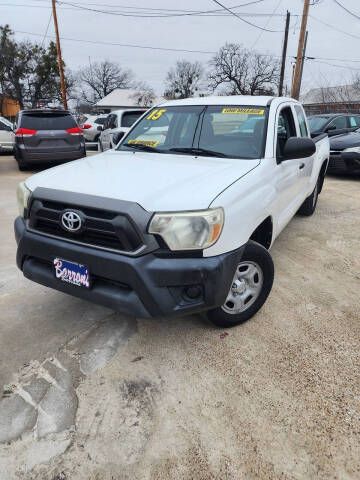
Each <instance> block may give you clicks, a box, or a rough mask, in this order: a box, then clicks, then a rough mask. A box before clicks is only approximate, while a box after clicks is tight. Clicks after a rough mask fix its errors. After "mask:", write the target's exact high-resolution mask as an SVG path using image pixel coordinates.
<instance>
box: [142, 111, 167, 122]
mask: <svg viewBox="0 0 360 480" xmlns="http://www.w3.org/2000/svg"><path fill="white" fill-rule="evenodd" d="M165 112H166V109H165V108H163V109H162V110H157V109H156V110H153V111H152V112H151V113H150V115H148V116H147V117H146V120H157V119H158V118H160V117H161V115H162V114H163V113H165Z"/></svg>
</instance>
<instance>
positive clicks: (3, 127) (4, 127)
mask: <svg viewBox="0 0 360 480" xmlns="http://www.w3.org/2000/svg"><path fill="white" fill-rule="evenodd" d="M0 130H7V128H6V126H5V123H3V122H0Z"/></svg>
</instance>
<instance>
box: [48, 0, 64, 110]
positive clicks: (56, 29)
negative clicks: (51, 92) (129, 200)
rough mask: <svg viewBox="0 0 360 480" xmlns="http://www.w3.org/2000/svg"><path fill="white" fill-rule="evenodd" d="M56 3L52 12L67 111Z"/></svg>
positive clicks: (61, 82) (62, 92)
mask: <svg viewBox="0 0 360 480" xmlns="http://www.w3.org/2000/svg"><path fill="white" fill-rule="evenodd" d="M55 3H56V1H55V0H52V12H53V18H54V25H55V35H56V50H57V57H58V63H59V73H60V85H61V95H62V101H63V105H64V108H65V110H67V109H68V106H67V100H66V89H65V77H64V68H63V61H62V58H61V48H60V37H59V28H58V22H57V15H56V5H55Z"/></svg>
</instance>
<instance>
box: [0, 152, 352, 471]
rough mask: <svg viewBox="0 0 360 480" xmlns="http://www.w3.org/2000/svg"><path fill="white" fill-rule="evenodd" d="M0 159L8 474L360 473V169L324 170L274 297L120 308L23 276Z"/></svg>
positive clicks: (287, 236)
mask: <svg viewBox="0 0 360 480" xmlns="http://www.w3.org/2000/svg"><path fill="white" fill-rule="evenodd" d="M25 176H26V175H24V174H20V173H18V172H17V171H16V169H15V166H14V161H13V159H12V158H11V157H4V156H2V157H0V213H1V218H0V228H1V232H2V242H1V245H0V274H1V276H0V306H1V316H0V363H1V365H2V369H1V376H0V380H2V384H6V386H5V387H4V396H3V399H2V400H1V401H0V442H1V441H2V442H3V443H2V444H0V479H1V480H15V479H16V480H18V479H21V480H25V479H26V480H78V479H79V480H123V479H129V480H130V479H131V480H133V479H144V480H145V479H149V480H150V479H151V480H153V479H154V480H155V479H159V480H160V479H161V480H162V479H186V480H188V479H189V480H190V479H196V480H201V479H204V480H205V479H206V480H207V479H217V480H223V479H246V480H252V479H274V480H275V479H276V480H279V479H282V480H285V479H286V480H290V479H304V480H308V479H324V480H325V479H326V480H329V479H338V480H347V479H359V478H360V461H359V459H360V373H359V372H360V369H359V367H360V361H359V346H360V341H359V340H360V338H359V337H360V334H359V332H360V328H359V320H360V305H359V303H360V302H359V297H360V255H359V251H360V179H359V178H336V177H330V178H327V179H326V182H325V186H324V191H323V193H322V194H321V196H320V200H319V204H318V208H317V211H316V213H315V214H314V216H313V217H311V218H301V217H296V218H294V219H293V220H292V222H291V223H290V224H289V225H288V226H287V228H286V229H285V230H284V232H283V233H282V234H281V235H280V237H279V238H278V239H277V241H276V243H275V245H274V247H273V248H272V255H273V258H274V262H275V269H276V277H275V283H274V287H273V290H272V293H271V295H270V297H269V299H268V301H267V303H266V304H265V306H264V307H263V309H262V310H261V311H260V312H259V313H258V314H257V315H256V316H255V317H254V318H253V319H252V320H250V321H249V322H247V323H246V324H244V325H242V326H240V327H236V328H233V329H231V330H227V331H223V330H219V329H215V328H213V327H212V326H210V325H209V324H208V323H206V322H205V321H204V319H203V318H202V317H200V316H191V317H184V318H177V319H167V318H162V319H155V320H143V319H132V318H128V317H124V316H122V315H119V314H114V313H113V312H111V311H110V310H107V309H104V308H101V307H96V306H93V305H91V304H88V303H85V302H82V301H80V300H78V299H74V298H71V297H67V296H65V295H63V294H61V293H58V292H53V291H49V290H48V289H46V288H44V287H41V286H39V285H36V284H33V283H31V282H28V281H27V280H25V279H23V278H22V276H21V274H20V272H18V271H17V270H16V268H15V267H14V255H15V242H14V240H13V233H12V221H13V218H14V215H15V214H16V206H15V204H14V201H15V200H14V193H15V185H16V183H17V182H18V181H20V179H21V178H24V177H25Z"/></svg>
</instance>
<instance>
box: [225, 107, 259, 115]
mask: <svg viewBox="0 0 360 480" xmlns="http://www.w3.org/2000/svg"><path fill="white" fill-rule="evenodd" d="M264 111H265V110H260V109H259V108H223V109H222V112H221V113H235V114H236V113H245V114H247V115H264Z"/></svg>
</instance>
